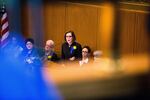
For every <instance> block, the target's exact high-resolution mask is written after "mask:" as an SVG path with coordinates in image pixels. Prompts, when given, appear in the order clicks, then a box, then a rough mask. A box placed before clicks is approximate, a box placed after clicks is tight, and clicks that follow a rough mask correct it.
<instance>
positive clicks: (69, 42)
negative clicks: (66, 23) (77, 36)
mask: <svg viewBox="0 0 150 100" xmlns="http://www.w3.org/2000/svg"><path fill="white" fill-rule="evenodd" d="M66 41H67V43H68V44H72V42H73V37H72V34H71V33H67V34H66Z"/></svg>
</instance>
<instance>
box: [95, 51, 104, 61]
mask: <svg viewBox="0 0 150 100" xmlns="http://www.w3.org/2000/svg"><path fill="white" fill-rule="evenodd" d="M102 55H103V52H102V51H101V50H96V51H94V52H93V56H94V62H99V60H100V59H101V58H102Z"/></svg>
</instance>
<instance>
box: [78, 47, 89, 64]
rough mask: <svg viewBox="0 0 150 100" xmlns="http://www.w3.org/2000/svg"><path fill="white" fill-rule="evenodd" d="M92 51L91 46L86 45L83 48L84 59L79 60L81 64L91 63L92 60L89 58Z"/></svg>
mask: <svg viewBox="0 0 150 100" xmlns="http://www.w3.org/2000/svg"><path fill="white" fill-rule="evenodd" d="M90 53H91V49H90V47H89V46H84V47H83V48H82V60H81V61H79V64H80V66H82V65H84V64H88V63H89V61H90V60H89V57H90Z"/></svg>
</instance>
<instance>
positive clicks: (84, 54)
mask: <svg viewBox="0 0 150 100" xmlns="http://www.w3.org/2000/svg"><path fill="white" fill-rule="evenodd" d="M82 57H84V58H86V57H88V49H87V48H83V49H82Z"/></svg>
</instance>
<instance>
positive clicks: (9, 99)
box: [0, 52, 62, 100]
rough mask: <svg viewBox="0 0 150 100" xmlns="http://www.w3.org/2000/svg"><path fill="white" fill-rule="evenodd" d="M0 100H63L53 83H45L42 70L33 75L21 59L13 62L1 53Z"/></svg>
mask: <svg viewBox="0 0 150 100" xmlns="http://www.w3.org/2000/svg"><path fill="white" fill-rule="evenodd" d="M0 59H1V61H0V100H14V99H17V100H27V99H30V100H62V98H61V96H60V95H59V93H58V91H57V89H56V87H55V85H54V84H53V83H51V84H49V85H48V86H47V85H46V84H45V82H44V80H43V78H42V73H41V70H36V71H34V72H33V73H32V76H31V75H29V74H27V73H26V72H25V70H26V67H25V66H24V64H23V63H21V62H20V61H17V62H16V63H13V62H12V61H9V60H7V57H5V56H4V55H3V54H2V52H1V54H0Z"/></svg>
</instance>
